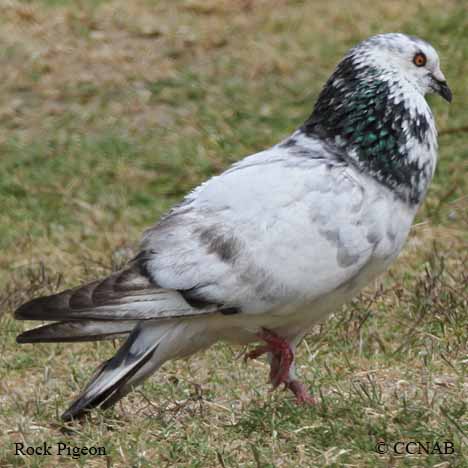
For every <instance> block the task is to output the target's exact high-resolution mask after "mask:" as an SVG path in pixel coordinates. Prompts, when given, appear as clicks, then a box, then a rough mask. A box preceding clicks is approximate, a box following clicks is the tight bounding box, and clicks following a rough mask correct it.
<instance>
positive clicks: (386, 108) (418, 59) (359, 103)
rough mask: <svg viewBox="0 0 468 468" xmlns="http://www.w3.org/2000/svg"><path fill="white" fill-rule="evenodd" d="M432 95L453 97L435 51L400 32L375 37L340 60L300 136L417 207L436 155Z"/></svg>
mask: <svg viewBox="0 0 468 468" xmlns="http://www.w3.org/2000/svg"><path fill="white" fill-rule="evenodd" d="M430 92H437V93H439V94H440V95H441V96H442V97H444V98H445V99H446V100H448V101H450V100H451V99H452V94H451V92H450V89H449V87H448V85H447V83H446V81H445V77H444V75H443V74H442V71H441V70H440V65H439V57H438V55H437V52H436V51H435V49H434V48H433V47H432V46H431V45H430V44H429V43H427V42H426V41H423V40H422V39H419V38H416V37H412V36H407V35H405V34H399V33H392V34H379V35H377V36H373V37H370V38H368V39H366V40H365V41H363V42H361V43H359V44H358V45H356V46H355V47H353V48H352V49H351V50H350V51H349V52H348V53H347V54H346V55H345V57H344V58H343V60H342V61H341V62H340V63H339V64H338V66H337V67H336V70H335V71H334V73H333V74H332V75H331V77H330V78H329V79H328V81H327V82H326V84H325V86H324V88H323V89H322V91H321V93H320V95H319V97H318V99H317V102H316V104H315V107H314V110H313V112H312V115H311V116H310V117H309V118H308V119H307V121H306V122H305V123H304V125H303V126H302V127H301V131H302V132H303V133H305V134H306V135H307V136H311V137H315V138H319V139H320V140H322V141H326V142H327V143H328V144H331V145H334V146H336V147H337V148H338V149H339V150H340V151H341V152H342V154H343V155H344V157H346V159H348V160H349V161H350V162H351V163H353V164H354V165H355V166H357V167H358V168H359V169H360V170H361V171H363V172H367V173H368V174H369V175H371V176H372V177H374V178H376V179H377V180H378V181H379V182H381V183H382V184H383V185H385V186H387V187H388V188H390V189H392V190H393V191H394V193H395V194H396V195H397V196H399V197H400V198H402V199H403V200H405V201H406V202H408V203H410V204H412V205H417V204H419V202H420V201H421V200H422V198H423V197H424V195H425V192H426V189H427V187H428V185H429V182H430V180H431V178H432V175H433V172H434V169H435V164H436V158H437V132H436V129H435V124H434V118H433V116H432V112H431V109H430V108H429V106H428V104H427V102H426V100H425V95H426V94H427V93H430Z"/></svg>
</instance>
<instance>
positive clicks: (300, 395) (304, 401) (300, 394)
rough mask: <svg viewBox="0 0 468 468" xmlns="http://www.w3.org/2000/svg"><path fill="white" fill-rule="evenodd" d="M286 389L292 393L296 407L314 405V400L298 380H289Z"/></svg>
mask: <svg viewBox="0 0 468 468" xmlns="http://www.w3.org/2000/svg"><path fill="white" fill-rule="evenodd" d="M286 388H289V390H291V392H293V393H294V395H295V396H296V403H297V404H298V405H315V403H316V401H315V398H314V397H313V396H312V395H311V394H310V393H309V391H308V390H307V388H306V387H305V385H304V384H303V383H302V382H299V380H290V381H289V382H287V383H286Z"/></svg>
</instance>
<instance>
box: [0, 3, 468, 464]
mask: <svg viewBox="0 0 468 468" xmlns="http://www.w3.org/2000/svg"><path fill="white" fill-rule="evenodd" d="M0 12H1V15H0V44H1V45H2V47H1V49H2V50H1V51H0V65H1V66H2V80H1V82H0V169H1V173H0V204H1V205H0V206H1V210H0V249H1V252H2V255H1V256H0V282H1V283H0V284H1V286H0V305H1V309H0V329H1V335H0V466H1V467H3V466H38V467H39V466H44V467H45V466H54V465H56V464H58V463H59V462H60V463H61V464H64V465H65V466H142V467H145V466H148V467H149V466H167V467H172V466H180V467H182V466H183V467H203V468H205V467H211V466H219V467H237V466H243V467H244V466H245V467H251V466H257V467H290V466H291V467H292V466H314V467H315V466H317V467H323V466H328V467H341V466H349V467H356V466H358V467H361V466H362V467H364V466H368V467H380V466H381V467H389V466H392V467H393V466H418V467H421V466H427V467H435V466H437V467H439V468H448V467H464V466H468V464H467V461H466V458H467V447H466V445H467V443H468V424H467V421H468V412H467V404H468V391H467V384H466V382H467V378H466V377H467V364H468V361H467V357H468V348H467V342H468V335H467V330H468V318H467V308H468V307H467V303H468V297H467V292H466V285H467V279H468V278H467V271H466V264H467V260H468V258H467V254H466V247H467V241H468V236H467V221H466V220H467V219H468V216H467V215H468V203H467V198H466V196H467V184H468V183H467V177H466V174H467V148H468V130H467V129H466V125H467V122H468V110H467V107H466V103H467V102H468V80H467V78H466V77H467V76H468V37H467V33H466V31H468V19H467V14H466V12H465V8H464V5H463V2H456V1H450V2H442V1H436V0H424V1H421V2H418V3H415V2H411V3H410V2H403V1H396V2H379V3H378V4H376V3H375V2H359V3H358V2H356V3H353V4H351V3H350V2H345V1H344V0H332V1H330V2H326V3H319V2H303V1H294V2H282V1H279V0H278V1H275V2H268V1H267V0H261V1H260V0H259V2H248V1H241V0H236V1H234V0H232V1H228V0H226V1H224V2H223V1H221V2H220V1H217V2H215V1H213V2H212V1H198V0H197V1H177V2H151V1H143V0H141V1H137V2H123V1H118V0H115V1H106V2H99V3H97V4H96V3H94V2H88V1H84V2H65V1H62V0H53V1H50V0H43V1H42V0H41V1H36V2H33V1H31V2H17V3H15V2H11V4H9V5H8V6H4V7H3V6H2V7H0ZM398 30H399V31H403V32H407V33H411V34H417V35H419V36H421V37H423V38H425V39H428V40H430V41H431V42H432V43H433V44H434V45H435V46H436V48H437V49H438V50H439V53H440V55H441V59H442V68H443V70H444V72H445V74H446V76H447V79H448V81H449V84H450V86H451V88H452V89H453V91H454V101H453V103H452V105H450V106H448V105H447V104H446V103H445V102H443V101H442V100H441V99H439V98H438V97H436V96H434V97H432V96H431V97H430V98H429V100H430V103H431V106H432V107H433V109H434V112H435V114H436V118H437V124H438V128H439V130H441V134H440V138H439V146H440V160H439V165H438V168H437V172H436V176H435V179H434V181H433V184H432V186H431V189H430V192H429V195H428V198H427V200H426V202H425V204H424V206H423V208H422V209H421V211H420V213H419V215H418V219H417V222H416V226H415V227H414V229H413V230H412V232H411V235H410V239H409V241H408V243H407V246H406V247H405V250H404V252H403V253H402V255H401V256H400V258H399V259H398V261H397V262H396V263H395V265H394V266H393V267H392V269H391V270H390V272H389V274H387V275H385V276H384V277H382V278H380V279H379V281H378V283H377V284H375V285H373V286H371V287H369V288H368V289H367V290H366V291H365V292H364V293H363V294H362V295H361V296H360V297H359V298H356V299H355V300H353V301H352V303H350V304H348V305H347V306H346V307H345V308H344V309H343V310H342V311H337V313H336V314H335V315H334V316H333V317H331V318H330V319H329V320H328V321H326V322H325V323H324V324H322V325H321V326H320V327H317V329H316V330H315V332H314V333H313V334H312V335H311V336H309V337H308V338H307V340H306V342H305V343H304V344H303V345H302V346H301V349H300V352H299V357H298V362H299V372H300V374H301V376H302V377H303V379H304V380H305V381H306V382H307V384H308V385H309V386H310V387H311V389H312V391H313V393H314V394H315V396H316V397H317V400H318V404H317V405H316V406H315V407H311V408H298V407H296V406H295V405H294V404H293V403H292V400H291V397H290V396H289V395H288V394H286V393H283V392H275V393H270V392H269V388H268V385H267V383H266V381H267V373H268V372H267V366H266V364H264V363H263V362H262V361H254V362H251V363H249V365H245V364H244V363H243V362H242V359H239V358H238V353H239V351H240V350H239V349H236V348H232V347H229V346H226V345H223V344H218V345H216V346H215V347H213V348H212V349H210V350H209V351H207V352H206V353H204V354H200V355H196V356H194V357H192V358H191V359H189V360H187V361H179V362H174V363H168V364H167V365H166V366H164V368H163V369H162V370H161V371H160V372H158V374H157V375H155V376H154V377H153V378H152V379H151V380H150V381H148V382H147V383H146V384H145V385H144V386H143V387H141V390H140V391H137V392H134V393H132V394H131V395H130V396H128V397H127V398H126V399H124V400H123V402H122V403H121V404H119V405H117V407H116V408H114V409H113V410H109V411H106V412H99V411H98V412H96V413H94V415H93V416H92V418H91V420H90V421H89V422H88V423H86V424H82V425H81V424H75V425H72V426H67V427H65V426H63V425H62V423H61V422H60V419H59V415H60V414H61V412H62V411H63V410H64V409H65V407H66V406H67V403H68V402H69V401H70V400H71V398H72V397H73V396H74V395H76V394H77V393H78V392H79V390H80V388H82V387H83V385H84V384H85V382H86V381H87V379H88V378H89V376H90V374H91V373H92V371H93V370H94V368H95V367H96V366H97V365H98V364H99V363H100V362H101V361H102V360H104V359H107V358H108V357H109V356H110V355H111V354H112V353H113V351H114V346H116V345H117V343H115V344H114V343H91V344H86V345H84V344H77V345H63V344H57V345H37V346H30V345H25V346H18V345H16V343H15V336H16V335H17V334H18V333H20V332H21V331H23V330H24V329H25V328H27V327H28V324H24V323H22V322H16V321H14V320H13V319H12V316H11V312H12V311H13V310H14V309H15V308H16V307H17V306H18V305H19V304H21V303H22V302H24V301H26V300H28V299H30V298H32V297H35V296H37V295H40V294H45V293H50V292H53V291H56V290H59V289H62V288H65V287H71V286H75V285H76V284H78V283H79V282H82V281H86V280H90V279H93V278H96V277H98V276H100V275H105V274H107V273H108V272H109V271H110V270H112V269H115V268H118V267H119V265H122V264H123V262H125V260H126V259H128V258H129V257H130V256H131V255H132V252H133V251H134V248H135V245H136V244H137V242H138V240H139V237H140V235H141V232H142V231H143V230H144V229H145V228H146V227H148V226H149V225H151V224H152V223H153V222H155V221H156V220H157V219H158V217H159V216H160V215H162V214H163V213H164V212H165V211H166V210H167V209H168V208H170V206H171V205H172V204H174V203H176V202H177V201H178V200H180V199H181V197H182V196H183V195H184V194H185V193H186V192H187V191H189V190H190V189H191V188H193V187H195V186H196V185H197V184H198V183H200V182H202V181H203V180H205V179H206V178H207V177H209V176H210V175H212V174H216V173H218V172H220V171H221V170H223V169H224V168H225V167H227V166H228V165H229V164H230V163H232V162H234V161H236V160H238V159H240V158H241V157H243V156H245V155H247V154H249V153H253V152H255V151H257V150H260V149H263V148H265V147H267V146H268V145H270V144H272V143H275V142H277V141H278V140H280V139H281V138H283V137H285V136H286V135H287V134H288V133H290V132H291V131H292V130H293V129H294V128H296V127H297V126H298V125H300V123H301V122H302V120H303V119H304V118H305V117H306V116H307V115H308V114H309V113H310V111H311V109H312V105H313V101H314V99H315V97H316V96H317V94H318V92H319V91H320V87H321V86H322V84H323V82H324V81H325V79H326V78H327V77H328V76H329V74H330V73H331V71H332V69H333V67H334V65H335V64H336V63H337V61H338V60H339V59H340V58H341V56H342V54H343V53H344V52H345V51H346V49H347V48H348V47H349V46H351V45H353V44H354V43H355V42H356V41H358V40H360V39H362V38H364V37H366V36H368V35H370V34H373V33H376V32H385V31H398ZM446 440H448V441H452V442H453V444H454V447H455V453H454V454H453V455H438V454H420V455H411V456H410V455H406V456H405V455H392V454H390V453H388V454H385V455H379V454H377V453H376V452H375V450H374V449H375V446H376V444H377V443H378V442H379V441H385V442H387V443H389V444H391V443H395V442H398V441H405V442H410V441H420V442H425V443H426V442H430V443H435V442H436V441H438V442H439V443H442V442H444V441H446ZM22 441H26V442H27V443H28V444H31V445H39V444H42V443H43V442H44V441H45V442H47V443H48V444H49V445H54V444H55V443H56V442H58V441H66V442H67V443H69V444H70V445H74V446H80V447H83V446H104V447H105V448H106V452H107V456H106V457H93V456H84V457H82V458H80V459H73V458H72V457H68V456H66V457H62V458H60V459H59V457H56V456H54V457H52V458H51V457H39V456H33V457H27V458H22V457H17V456H15V455H14V443H15V442H22Z"/></svg>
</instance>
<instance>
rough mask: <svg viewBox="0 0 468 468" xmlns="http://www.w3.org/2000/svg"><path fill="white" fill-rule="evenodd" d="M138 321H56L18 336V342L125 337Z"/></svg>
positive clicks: (52, 341)
mask: <svg viewBox="0 0 468 468" xmlns="http://www.w3.org/2000/svg"><path fill="white" fill-rule="evenodd" d="M135 324H136V322H135V321H131V320H127V321H124V320H122V321H106V320H83V321H68V322H56V323H51V324H48V325H44V326H42V327H38V328H33V329H32V330H28V331H26V332H24V333H22V334H21V335H18V336H17V337H16V342H17V343H60V342H78V341H100V340H111V339H114V338H123V337H125V336H126V335H128V334H129V333H130V332H131V331H132V330H133V328H134V327H135Z"/></svg>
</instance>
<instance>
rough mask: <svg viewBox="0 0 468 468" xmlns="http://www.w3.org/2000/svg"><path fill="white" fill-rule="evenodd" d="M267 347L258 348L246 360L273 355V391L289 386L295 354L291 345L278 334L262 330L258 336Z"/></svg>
mask: <svg viewBox="0 0 468 468" xmlns="http://www.w3.org/2000/svg"><path fill="white" fill-rule="evenodd" d="M257 336H258V337H259V338H261V339H262V340H263V341H265V343H266V345H263V346H258V347H257V348H255V349H254V350H252V351H250V352H249V353H247V354H246V355H245V358H244V359H245V360H246V361H247V360H248V359H256V358H258V357H259V356H261V355H262V354H265V353H271V354H272V355H273V361H274V362H273V363H272V367H271V372H270V379H271V383H272V385H273V389H275V388H277V387H278V385H280V384H282V383H284V384H286V385H287V383H288V376H289V369H290V367H291V364H292V363H293V361H294V353H293V350H292V349H291V346H290V345H289V343H288V342H287V341H286V340H285V339H284V338H281V337H280V336H278V335H277V334H276V333H274V332H272V331H271V330H268V329H266V328H262V331H261V332H260V333H258V335H257Z"/></svg>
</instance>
